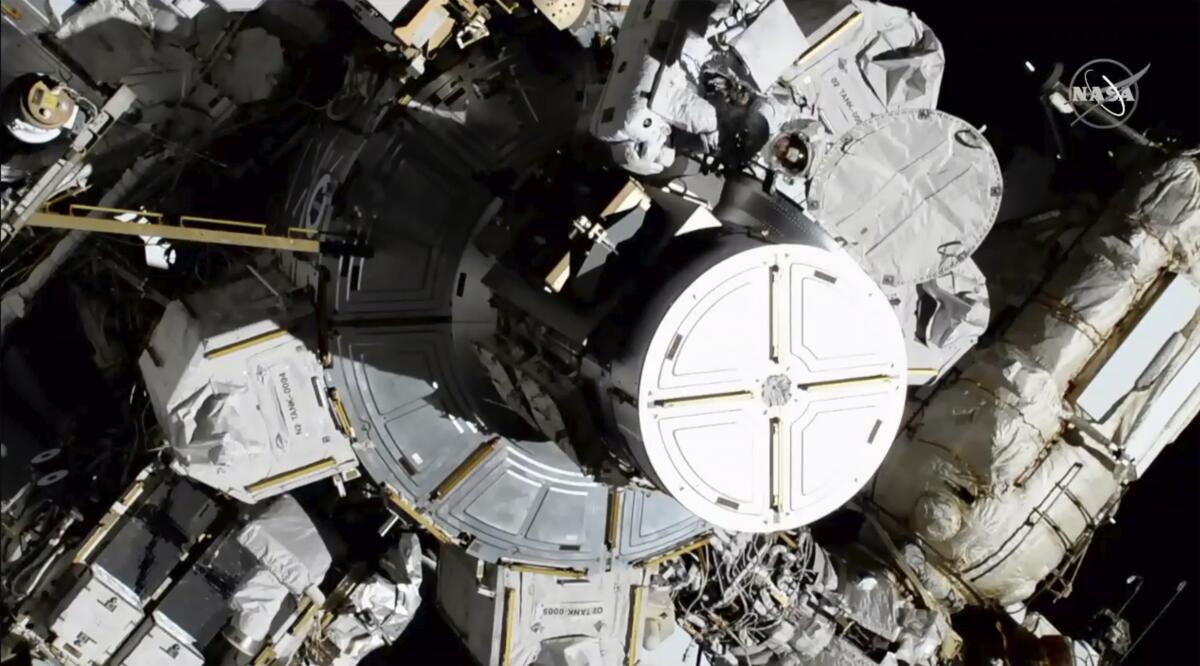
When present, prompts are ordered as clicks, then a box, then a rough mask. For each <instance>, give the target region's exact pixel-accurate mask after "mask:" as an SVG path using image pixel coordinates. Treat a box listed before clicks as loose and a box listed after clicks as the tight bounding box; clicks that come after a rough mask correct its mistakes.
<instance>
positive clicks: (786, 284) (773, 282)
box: [638, 245, 907, 532]
mask: <svg viewBox="0 0 1200 666" xmlns="http://www.w3.org/2000/svg"><path fill="white" fill-rule="evenodd" d="M906 369H907V368H906V362H905V347H904V340H903V337H902V336H901V332H900V325H899V323H898V321H897V320H896V316H895V315H894V314H893V311H892V308H891V306H890V305H889V304H888V302H887V299H886V298H885V297H884V295H883V294H882V293H881V292H880V290H879V288H878V286H876V284H875V282H874V281H873V280H871V278H870V277H868V276H867V274H866V273H865V272H864V271H863V270H862V269H861V268H860V267H859V266H858V265H857V264H856V263H855V262H854V261H853V260H852V259H850V258H849V257H848V256H846V255H845V254H842V253H840V252H830V251H828V250H824V249H821V248H816V247H811V246H807V245H764V246H761V247H756V248H753V249H749V250H746V251H743V252H740V253H738V254H735V255H733V256H731V257H728V258H726V259H724V260H722V261H720V262H718V263H716V264H715V265H713V266H712V267H710V268H709V269H707V270H706V271H705V272H703V273H702V274H701V275H700V276H699V277H698V278H697V279H696V280H695V281H694V282H693V283H692V284H691V285H689V286H688V287H687V288H686V289H684V290H683V292H682V293H681V294H680V295H679V297H678V298H676V299H675V301H674V303H672V305H671V306H670V308H669V309H668V310H667V312H666V315H665V316H664V317H663V318H662V319H661V320H660V322H659V324H658V327H657V329H656V330H655V332H654V335H653V337H652V339H651V342H650V346H649V348H648V350H647V354H646V357H645V362H644V364H643V366H642V370H641V377H640V382H639V387H638V393H639V395H638V420H639V427H640V429H641V436H642V439H641V443H640V446H643V447H644V451H642V452H641V453H642V454H643V459H644V460H647V461H649V463H650V466H651V468H652V469H651V470H650V471H651V472H652V475H653V476H654V477H656V479H657V481H658V482H659V484H660V485H661V486H662V488H663V489H664V490H666V491H667V492H669V493H670V494H671V495H673V496H674V497H675V499H677V500H678V501H679V502H680V503H681V504H683V506H684V507H686V508H688V509H689V510H691V511H692V512H693V513H695V514H696V515H698V516H700V517H701V518H703V519H704V520H707V521H708V522H710V523H712V524H714V525H717V526H719V527H722V528H725V529H730V530H737V531H746V532H767V531H775V530H783V529H791V528H795V527H798V526H800V525H804V524H807V523H810V522H812V521H814V520H817V519H818V518H821V517H822V516H824V515H826V514H828V513H830V512H831V511H833V510H834V509H837V508H838V507H839V506H841V505H842V504H844V503H845V502H846V501H847V500H849V499H850V498H851V497H852V496H853V495H854V493H855V492H857V491H858V490H859V488H861V487H862V486H863V484H865V483H866V481H867V480H868V479H869V478H870V477H871V475H872V474H873V473H874V471H875V469H876V468H877V467H878V466H879V464H880V463H881V462H882V461H883V457H884V454H886V453H887V450H888V447H889V446H890V445H891V442H892V439H893V437H894V436H895V434H896V430H897V428H898V427H899V424H900V418H901V413H902V411H903V408H904V400H905V381H904V376H905V373H906Z"/></svg>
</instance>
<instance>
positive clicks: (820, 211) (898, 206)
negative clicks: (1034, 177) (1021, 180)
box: [808, 109, 1004, 285]
mask: <svg viewBox="0 0 1200 666" xmlns="http://www.w3.org/2000/svg"><path fill="white" fill-rule="evenodd" d="M1003 191H1004V189H1003V179H1002V178H1001V175H1000V164H999V162H997V160H996V154H995V153H994V152H993V151H992V147H991V145H990V144H988V142H987V139H985V138H984V137H983V135H981V134H980V133H979V131H978V130H976V129H975V128H974V127H971V126H970V125H969V124H967V123H966V121H963V120H960V119H958V118H955V117H954V116H951V115H949V114H945V113H942V112H940V111H932V110H929V109H921V110H915V111H900V112H895V113H891V114H888V115H883V116H877V117H875V118H872V119H871V120H868V121H866V122H864V123H862V124H860V125H858V126H856V127H855V128H854V129H852V130H850V131H849V132H847V133H846V135H845V136H844V137H842V138H841V139H840V140H838V141H836V142H835V144H834V146H833V147H832V148H831V149H830V150H829V152H828V153H827V154H826V155H825V157H824V159H822V161H821V163H820V164H819V165H818V167H817V171H816V173H815V176H814V178H813V184H812V187H811V189H810V190H809V197H808V200H809V212H810V213H811V214H812V215H813V216H815V217H816V218H817V221H818V222H820V223H821V226H823V227H825V228H826V229H827V230H828V231H829V233H830V234H832V235H833V236H834V238H836V239H837V240H838V242H839V243H841V244H842V245H843V246H844V247H845V248H846V251H847V252H849V253H850V255H851V256H853V257H854V258H856V259H858V260H859V262H860V263H861V264H862V265H863V267H864V268H866V270H867V272H868V273H869V274H870V275H871V277H873V278H875V279H876V280H877V281H878V282H880V283H881V284H884V285H900V284H913V283H917V282H925V281H928V280H932V279H934V278H936V277H938V276H941V275H945V274H946V273H948V272H950V270H951V269H953V268H954V267H955V266H957V265H958V264H960V263H962V262H963V261H964V260H965V259H967V258H968V257H970V256H971V254H972V253H973V252H974V251H975V249H976V248H977V247H979V244H980V243H981V242H982V241H983V238H984V236H987V233H988V231H989V230H990V229H991V228H992V223H993V222H995V220H996V213H997V212H998V211H999V209H1000V197H1001V195H1002V194H1003Z"/></svg>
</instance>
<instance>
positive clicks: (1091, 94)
mask: <svg viewBox="0 0 1200 666" xmlns="http://www.w3.org/2000/svg"><path fill="white" fill-rule="evenodd" d="M1149 70H1150V65H1146V66H1145V67H1143V68H1142V70H1141V71H1140V72H1138V73H1136V74H1134V73H1133V71H1132V70H1130V69H1129V68H1128V67H1126V66H1125V65H1123V64H1121V63H1119V62H1117V61H1116V60H1112V59H1109V58H1098V59H1096V60H1092V61H1090V62H1086V63H1084V64H1083V66H1082V67H1080V68H1079V69H1077V70H1075V74H1073V75H1072V76H1071V84H1070V86H1069V88H1070V93H1071V104H1072V106H1074V107H1075V120H1073V121H1071V124H1072V125H1074V124H1075V123H1078V122H1082V123H1083V124H1085V125H1089V126H1091V127H1095V128H1097V129H1112V128H1113V127H1117V126H1118V125H1123V124H1125V122H1126V121H1128V120H1129V118H1130V116H1132V115H1133V112H1134V110H1135V109H1137V103H1138V98H1139V97H1140V90H1139V89H1138V81H1139V80H1141V78H1142V77H1143V76H1145V75H1146V72H1147V71H1149ZM1097 109H1103V110H1104V111H1107V112H1108V115H1107V116H1105V115H1101V114H1098V113H1096V112H1095V111H1096V110H1097Z"/></svg>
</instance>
